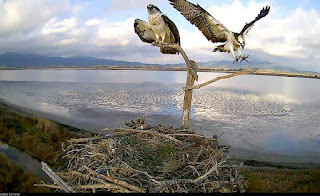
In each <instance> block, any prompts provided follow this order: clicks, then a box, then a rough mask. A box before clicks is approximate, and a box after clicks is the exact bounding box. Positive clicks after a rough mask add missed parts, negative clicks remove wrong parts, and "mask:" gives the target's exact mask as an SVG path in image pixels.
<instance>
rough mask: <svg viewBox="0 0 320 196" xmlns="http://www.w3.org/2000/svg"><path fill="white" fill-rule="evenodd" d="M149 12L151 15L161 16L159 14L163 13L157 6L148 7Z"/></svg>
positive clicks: (150, 5)
mask: <svg viewBox="0 0 320 196" xmlns="http://www.w3.org/2000/svg"><path fill="white" fill-rule="evenodd" d="M147 10H148V13H149V14H159V13H161V11H160V9H159V8H158V7H157V6H155V5H153V4H149V5H148V6H147Z"/></svg>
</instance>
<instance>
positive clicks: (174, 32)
mask: <svg viewBox="0 0 320 196" xmlns="http://www.w3.org/2000/svg"><path fill="white" fill-rule="evenodd" d="M161 17H162V19H163V21H164V23H165V24H166V25H167V27H168V28H169V29H170V31H171V33H172V35H173V37H174V39H175V43H176V44H179V45H180V35H179V31H178V28H177V26H176V25H175V24H174V22H172V20H170V18H168V16H166V15H164V14H163V15H161Z"/></svg>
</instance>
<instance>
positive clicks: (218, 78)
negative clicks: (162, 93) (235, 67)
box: [183, 71, 255, 90]
mask: <svg viewBox="0 0 320 196" xmlns="http://www.w3.org/2000/svg"><path fill="white" fill-rule="evenodd" d="M254 72H255V71H240V72H236V73H234V74H231V75H227V76H220V77H217V78H215V79H213V80H210V81H208V82H205V83H202V84H199V85H196V86H187V87H184V88H183V90H193V89H200V88H202V87H204V86H207V85H209V84H212V83H214V82H217V81H219V80H223V79H228V78H233V77H236V76H239V75H246V74H252V73H254Z"/></svg>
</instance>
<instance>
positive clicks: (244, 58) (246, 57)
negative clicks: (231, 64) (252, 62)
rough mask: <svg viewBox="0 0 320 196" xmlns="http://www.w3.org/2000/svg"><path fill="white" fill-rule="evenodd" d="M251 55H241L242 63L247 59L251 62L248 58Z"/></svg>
mask: <svg viewBox="0 0 320 196" xmlns="http://www.w3.org/2000/svg"><path fill="white" fill-rule="evenodd" d="M249 56H250V55H247V56H241V61H240V63H241V62H242V61H247V63H249V61H248V60H247V59H248V58H249Z"/></svg>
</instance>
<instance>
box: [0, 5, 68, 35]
mask: <svg viewBox="0 0 320 196" xmlns="http://www.w3.org/2000/svg"><path fill="white" fill-rule="evenodd" d="M68 7H69V1H64V0H55V1H53V0H41V1H39V0H28V1H23V0H10V1H4V0H2V1H0V24H1V28H0V36H3V35H6V34H9V33H15V32H27V31H30V30H33V29H34V28H36V27H37V26H39V25H41V24H43V23H45V22H47V21H48V20H49V19H50V18H51V17H52V16H54V15H56V14H58V13H63V12H65V11H66V9H67V8H68Z"/></svg>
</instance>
